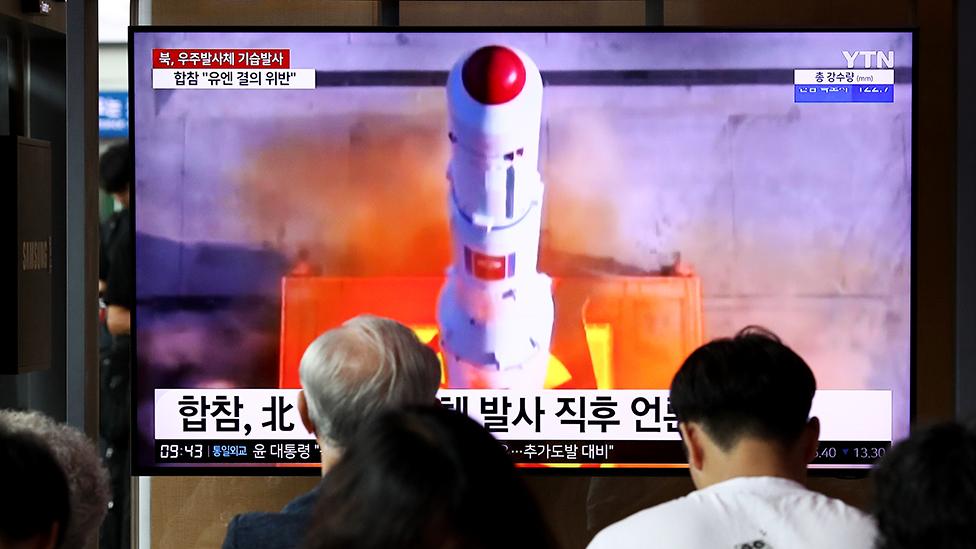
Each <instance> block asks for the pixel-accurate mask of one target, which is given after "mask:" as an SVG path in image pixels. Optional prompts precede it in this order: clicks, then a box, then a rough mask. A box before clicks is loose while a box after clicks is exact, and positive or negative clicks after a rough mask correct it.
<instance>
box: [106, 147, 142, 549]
mask: <svg viewBox="0 0 976 549" xmlns="http://www.w3.org/2000/svg"><path fill="white" fill-rule="evenodd" d="M98 169H99V179H100V181H101V187H102V190H103V191H105V192H106V193H108V194H110V195H112V197H113V198H115V201H116V202H117V203H118V205H119V206H121V208H120V209H119V210H118V211H116V212H115V213H113V214H112V216H111V217H109V218H108V219H107V220H105V222H103V223H102V225H101V232H100V240H101V242H100V250H99V252H100V253H99V263H98V280H99V293H100V294H101V297H102V300H103V301H104V303H105V305H106V314H105V322H104V324H103V325H102V326H101V328H102V330H103V334H104V332H105V331H107V332H108V334H107V337H104V338H103V339H104V341H105V344H104V345H102V346H100V347H101V348H100V355H101V356H100V358H99V362H100V366H101V368H100V370H101V371H100V389H101V392H100V393H99V394H100V397H99V399H98V400H99V408H100V413H99V419H100V422H99V434H100V437H101V444H102V447H103V451H104V455H105V460H106V461H107V463H108V464H109V469H110V470H111V472H112V507H111V511H110V512H109V516H108V518H107V519H106V520H105V527H104V530H103V535H102V542H101V547H102V549H115V548H118V547H128V546H129V545H130V544H131V543H130V539H129V538H130V534H129V533H130V528H129V522H130V521H129V515H130V513H129V508H130V490H129V482H130V475H129V430H130V426H129V379H130V377H129V374H130V372H129V366H130V358H129V354H130V347H131V343H130V337H131V336H130V332H131V321H130V316H131V315H130V312H131V311H132V307H133V306H134V301H135V281H134V279H135V272H134V269H133V263H132V227H131V217H130V214H129V189H130V179H131V178H132V175H131V174H132V164H131V160H130V158H129V144H128V143H127V142H126V143H119V144H116V145H113V146H111V147H110V148H109V149H108V150H106V151H105V152H104V153H102V157H101V159H100V160H99V165H98Z"/></svg>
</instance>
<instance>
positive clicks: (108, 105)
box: [98, 92, 129, 139]
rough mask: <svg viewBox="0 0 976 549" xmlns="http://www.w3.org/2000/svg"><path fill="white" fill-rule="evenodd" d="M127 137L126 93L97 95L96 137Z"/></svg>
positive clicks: (127, 108)
mask: <svg viewBox="0 0 976 549" xmlns="http://www.w3.org/2000/svg"><path fill="white" fill-rule="evenodd" d="M128 136H129V94H128V92H99V93H98V137H100V138H103V139H110V138H113V137H128Z"/></svg>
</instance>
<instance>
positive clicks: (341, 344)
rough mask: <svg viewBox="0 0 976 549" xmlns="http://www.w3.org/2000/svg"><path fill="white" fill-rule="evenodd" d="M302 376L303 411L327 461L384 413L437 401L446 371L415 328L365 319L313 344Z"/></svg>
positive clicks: (305, 357) (301, 368)
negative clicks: (330, 453) (385, 410)
mask: <svg viewBox="0 0 976 549" xmlns="http://www.w3.org/2000/svg"><path fill="white" fill-rule="evenodd" d="M299 376H300V378H301V384H302V393H301V394H300V395H299V400H298V404H299V412H300V413H301V416H302V421H303V422H304V423H305V427H306V428H307V429H308V430H309V431H310V432H313V433H315V436H316V437H317V438H318V439H319V444H320V446H322V450H323V462H325V461H328V458H327V457H326V454H327V453H328V452H333V453H335V452H337V451H338V450H341V449H342V448H344V447H345V446H346V445H347V444H348V443H349V441H350V440H351V439H352V436H353V435H354V434H355V433H356V432H357V431H358V430H359V429H360V428H361V427H362V426H363V425H364V424H365V423H366V422H367V421H369V420H370V419H372V418H373V417H375V416H376V415H377V414H378V413H380V412H381V411H383V410H384V409H386V408H388V407H391V406H403V405H410V404H430V403H433V402H435V401H436V398H437V389H438V387H439V386H440V379H441V367H440V362H439V361H438V359H437V354H436V353H434V351H433V350H432V349H431V348H430V347H428V346H427V345H424V344H423V343H422V342H421V341H420V340H419V339H418V338H417V335H416V334H415V333H414V332H413V331H412V330H410V328H407V327H406V326H404V325H403V324H400V323H399V322H396V321H395V320H390V319H388V318H380V317H377V316H371V315H362V316H357V317H355V318H352V319H350V320H348V321H346V323H345V324H343V325H342V326H339V327H338V328H334V329H332V330H329V331H327V332H325V333H324V334H322V335H320V336H319V337H318V338H317V339H316V340H315V341H313V342H312V343H311V345H309V346H308V348H307V349H305V354H304V355H302V359H301V364H300V366H299ZM332 457H333V458H334V457H335V455H333V456H332Z"/></svg>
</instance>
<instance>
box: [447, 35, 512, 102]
mask: <svg viewBox="0 0 976 549" xmlns="http://www.w3.org/2000/svg"><path fill="white" fill-rule="evenodd" d="M461 81H462V82H463V83H464V89H465V90H467V92H468V94H469V95H470V96H471V97H473V98H474V99H475V100H476V101H478V102H479V103H483V104H485V105H500V104H502V103H507V102H509V101H511V100H512V99H515V97H516V96H518V94H519V93H521V92H522V88H523V87H525V65H523V64H522V60H521V59H519V56H518V54H516V53H515V52H514V51H512V50H510V49H508V48H506V47H504V46H485V47H483V48H481V49H479V50H478V51H476V52H474V53H473V54H471V57H469V58H468V60H467V61H465V63H464V67H463V68H462V69H461Z"/></svg>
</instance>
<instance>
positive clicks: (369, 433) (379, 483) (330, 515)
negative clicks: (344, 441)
mask: <svg viewBox="0 0 976 549" xmlns="http://www.w3.org/2000/svg"><path fill="white" fill-rule="evenodd" d="M321 490H322V493H321V495H320V498H319V502H318V506H317V509H316V512H315V515H314V519H313V520H312V524H313V526H312V530H311V532H310V533H309V536H308V538H307V543H306V547H308V548H311V549H332V548H340V547H358V548H361V549H379V548H386V547H399V548H405V549H455V548H457V549H461V548H475V549H478V548H489V547H492V548H493V547H526V548H532V549H546V548H547V547H552V541H551V538H550V536H549V533H548V531H547V529H546V527H545V525H544V522H543V519H542V515H541V514H540V512H539V509H538V507H537V505H536V502H535V500H534V499H533V498H532V496H531V494H530V493H529V492H528V489H527V488H526V486H525V485H524V483H523V482H522V480H521V479H520V478H519V477H518V475H517V473H516V471H515V467H514V466H513V465H512V463H511V461H510V460H509V458H508V455H507V454H506V453H505V450H504V449H503V448H502V447H501V445H500V444H499V443H498V442H497V441H496V440H495V439H494V438H493V437H492V436H491V434H490V433H488V432H487V431H486V430H485V429H484V428H483V427H481V425H479V424H478V423H477V422H475V421H474V420H473V419H471V418H469V417H467V416H465V415H463V414H460V413H457V412H453V411H451V410H448V409H446V408H443V407H440V406H428V407H411V408H407V409H403V410H398V411H389V412H386V413H384V414H383V415H381V416H379V417H378V418H377V419H376V421H374V422H371V423H370V424H369V425H368V426H366V427H365V428H364V429H363V430H362V432H361V433H359V435H358V436H357V437H356V438H355V439H353V441H352V443H351V444H350V445H349V447H348V448H347V449H346V452H345V454H344V455H343V457H342V459H341V460H340V461H339V463H338V464H337V465H336V466H335V467H334V468H333V469H332V470H330V472H329V474H328V475H327V476H326V477H325V479H324V480H323V483H322V488H321Z"/></svg>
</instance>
